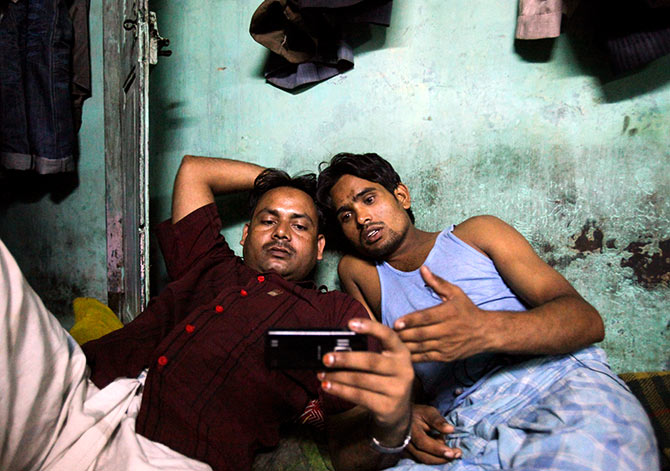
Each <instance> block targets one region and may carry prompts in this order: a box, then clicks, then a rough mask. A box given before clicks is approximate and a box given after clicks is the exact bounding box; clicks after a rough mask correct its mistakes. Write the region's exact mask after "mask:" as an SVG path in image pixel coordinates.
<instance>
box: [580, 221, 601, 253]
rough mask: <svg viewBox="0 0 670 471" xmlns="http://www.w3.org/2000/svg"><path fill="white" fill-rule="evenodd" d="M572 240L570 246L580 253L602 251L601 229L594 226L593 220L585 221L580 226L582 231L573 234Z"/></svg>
mask: <svg viewBox="0 0 670 471" xmlns="http://www.w3.org/2000/svg"><path fill="white" fill-rule="evenodd" d="M573 240H574V245H573V247H572V248H573V249H575V250H576V251H578V252H580V253H593V252H602V249H603V231H601V230H600V229H598V228H597V227H596V222H595V221H592V220H588V221H586V224H584V227H582V232H581V233H579V234H578V235H574V236H573ZM608 242H609V241H608Z"/></svg>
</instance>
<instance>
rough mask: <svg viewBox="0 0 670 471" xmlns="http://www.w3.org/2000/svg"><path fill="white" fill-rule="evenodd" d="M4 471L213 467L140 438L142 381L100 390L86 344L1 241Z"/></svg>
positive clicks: (195, 470) (202, 470) (200, 470)
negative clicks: (50, 306)
mask: <svg viewBox="0 0 670 471" xmlns="http://www.w3.org/2000/svg"><path fill="white" fill-rule="evenodd" d="M0 378H1V379H0V381H2V384H1V386H0V424H2V426H1V427H0V469H1V470H3V471H27V470H38V469H39V470H45V471H52V470H53V471H61V470H62V471H92V470H103V471H104V470H109V471H119V470H133V471H153V470H159V469H160V470H192V471H206V470H211V468H210V467H209V466H208V465H206V464H204V463H201V462H199V461H195V460H193V459H190V458H187V457H185V456H183V455H181V454H180V453H177V452H176V451H173V450H171V449H170V448H168V447H166V446H164V445H161V444H159V443H156V442H152V441H151V440H148V439H146V438H145V437H143V436H141V435H138V434H136V433H135V417H136V416H137V412H138V411H139V406H140V402H141V397H142V396H141V388H142V384H143V381H142V380H141V379H131V378H121V379H118V380H116V381H114V382H113V383H111V384H110V385H109V386H107V387H106V388H104V389H102V390H100V389H98V388H97V387H96V386H95V385H94V384H93V383H92V382H91V381H90V380H89V379H88V378H89V371H88V368H87V367H86V358H85V356H84V353H83V352H82V350H81V348H79V345H77V343H76V342H75V341H74V340H73V339H72V337H71V336H70V335H69V334H68V333H67V332H66V331H65V330H64V329H63V328H62V327H61V325H60V324H59V322H58V321H57V320H56V319H55V318H54V317H53V316H52V315H51V313H50V312H49V311H48V310H47V309H46V307H45V306H44V304H43V303H42V301H41V300H40V298H39V296H37V294H36V293H35V292H34V291H33V289H32V288H31V287H30V285H28V283H27V281H26V280H25V278H24V277H23V275H22V273H21V271H20V270H19V267H18V266H17V265H16V262H15V261H14V259H13V257H12V256H11V254H10V253H9V251H8V250H7V248H6V247H5V245H4V244H3V243H2V241H0Z"/></svg>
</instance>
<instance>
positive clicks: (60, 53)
mask: <svg viewBox="0 0 670 471" xmlns="http://www.w3.org/2000/svg"><path fill="white" fill-rule="evenodd" d="M72 41H73V33H72V22H71V20H70V17H69V15H68V7H67V4H66V1H65V0H10V1H9V2H8V4H7V9H6V11H5V14H4V15H3V17H2V19H1V20H0V166H2V167H4V168H7V169H15V170H33V171H36V172H37V173H40V174H48V173H60V172H70V171H74V170H75V163H74V156H73V153H74V144H75V134H74V130H73V124H72V99H71V95H70V77H71V62H70V61H71V50H72Z"/></svg>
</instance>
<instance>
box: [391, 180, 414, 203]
mask: <svg viewBox="0 0 670 471" xmlns="http://www.w3.org/2000/svg"><path fill="white" fill-rule="evenodd" d="M393 196H395V199H397V200H398V202H399V203H400V204H401V205H402V207H403V208H405V209H409V208H411V207H412V197H411V196H410V194H409V188H407V187H406V186H405V184H404V183H398V186H397V187H396V188H395V190H393Z"/></svg>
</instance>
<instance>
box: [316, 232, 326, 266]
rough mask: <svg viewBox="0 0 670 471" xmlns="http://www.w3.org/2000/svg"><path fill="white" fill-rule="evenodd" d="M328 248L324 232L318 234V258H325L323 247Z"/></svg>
mask: <svg viewBox="0 0 670 471" xmlns="http://www.w3.org/2000/svg"><path fill="white" fill-rule="evenodd" d="M325 248H326V237H325V236H324V235H323V234H319V235H318V236H316V259H317V260H322V259H323V249H325Z"/></svg>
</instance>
